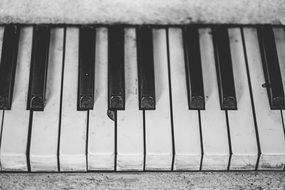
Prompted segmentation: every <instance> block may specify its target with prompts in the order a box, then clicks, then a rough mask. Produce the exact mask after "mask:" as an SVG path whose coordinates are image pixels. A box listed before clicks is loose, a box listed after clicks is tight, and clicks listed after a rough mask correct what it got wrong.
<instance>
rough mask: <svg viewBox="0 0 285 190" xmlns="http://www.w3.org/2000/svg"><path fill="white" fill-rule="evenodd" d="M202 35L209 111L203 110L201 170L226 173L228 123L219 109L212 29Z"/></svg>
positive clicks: (206, 105)
mask: <svg viewBox="0 0 285 190" xmlns="http://www.w3.org/2000/svg"><path fill="white" fill-rule="evenodd" d="M199 34H200V46H201V47H200V48H201V61H202V71H203V81H204V89H205V92H204V93H205V108H206V110H202V111H201V127H202V140H203V148H204V157H203V163H202V169H203V170H225V169H227V166H228V161H229V143H228V133H227V122H226V116H225V111H222V110H221V106H220V100H219V92H218V83H217V75H216V67H215V58H214V51H213V41H212V35H211V30H210V29H208V28H205V29H200V30H199Z"/></svg>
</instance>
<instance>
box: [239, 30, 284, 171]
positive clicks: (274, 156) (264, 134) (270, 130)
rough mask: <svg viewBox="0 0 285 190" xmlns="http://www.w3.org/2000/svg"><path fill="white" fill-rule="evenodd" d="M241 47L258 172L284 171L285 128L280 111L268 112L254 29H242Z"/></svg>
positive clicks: (268, 107) (268, 106) (269, 110)
mask: <svg viewBox="0 0 285 190" xmlns="http://www.w3.org/2000/svg"><path fill="white" fill-rule="evenodd" d="M244 43H245V46H244V48H246V49H245V52H246V55H247V62H248V64H247V66H248V70H249V76H250V77H249V78H250V82H251V85H252V94H253V102H254V109H255V115H256V122H257V128H258V133H259V140H260V148H261V155H260V160H259V166H258V169H263V170H268V169H270V170H274V169H276V170H277V169H283V166H284V163H285V138H284V128H283V127H284V126H283V124H282V117H281V113H280V110H271V109H270V105H269V103H268V97H267V90H266V88H264V87H263V84H264V83H265V79H264V74H263V70H262V60H261V55H260V50H259V47H258V46H259V44H258V36H257V31H256V29H254V28H245V29H244Z"/></svg>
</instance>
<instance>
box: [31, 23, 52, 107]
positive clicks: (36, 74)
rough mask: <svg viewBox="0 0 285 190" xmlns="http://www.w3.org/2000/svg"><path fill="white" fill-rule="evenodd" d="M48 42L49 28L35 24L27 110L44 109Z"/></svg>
mask: <svg viewBox="0 0 285 190" xmlns="http://www.w3.org/2000/svg"><path fill="white" fill-rule="evenodd" d="M49 42H50V28H49V27H48V26H45V25H40V26H35V27H34V32H33V47H32V57H31V70H30V83H29V92H28V105H27V109H28V110H32V111H43V110H44V106H45V92H46V79H47V67H48V55H49Z"/></svg>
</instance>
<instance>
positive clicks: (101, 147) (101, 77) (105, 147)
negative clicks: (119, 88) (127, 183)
mask: <svg viewBox="0 0 285 190" xmlns="http://www.w3.org/2000/svg"><path fill="white" fill-rule="evenodd" d="M95 56H96V57H95V59H96V60H95V103H94V109H93V110H90V111H89V130H88V170H114V159H115V150H114V149H115V148H114V147H115V142H114V141H115V123H114V121H113V120H111V119H110V118H109V117H108V115H107V110H108V30H107V29H106V28H98V29H97V30H96V53H95Z"/></svg>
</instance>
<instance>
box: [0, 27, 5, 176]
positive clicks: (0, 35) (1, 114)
mask: <svg viewBox="0 0 285 190" xmlns="http://www.w3.org/2000/svg"><path fill="white" fill-rule="evenodd" d="M3 36H4V27H0V60H1V52H2V43H3ZM3 117H4V111H3V110H0V122H1V123H2V120H3ZM1 134H2V125H1V127H0V143H1V137H2V135H1ZM0 149H1V144H0ZM0 171H1V155H0Z"/></svg>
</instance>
